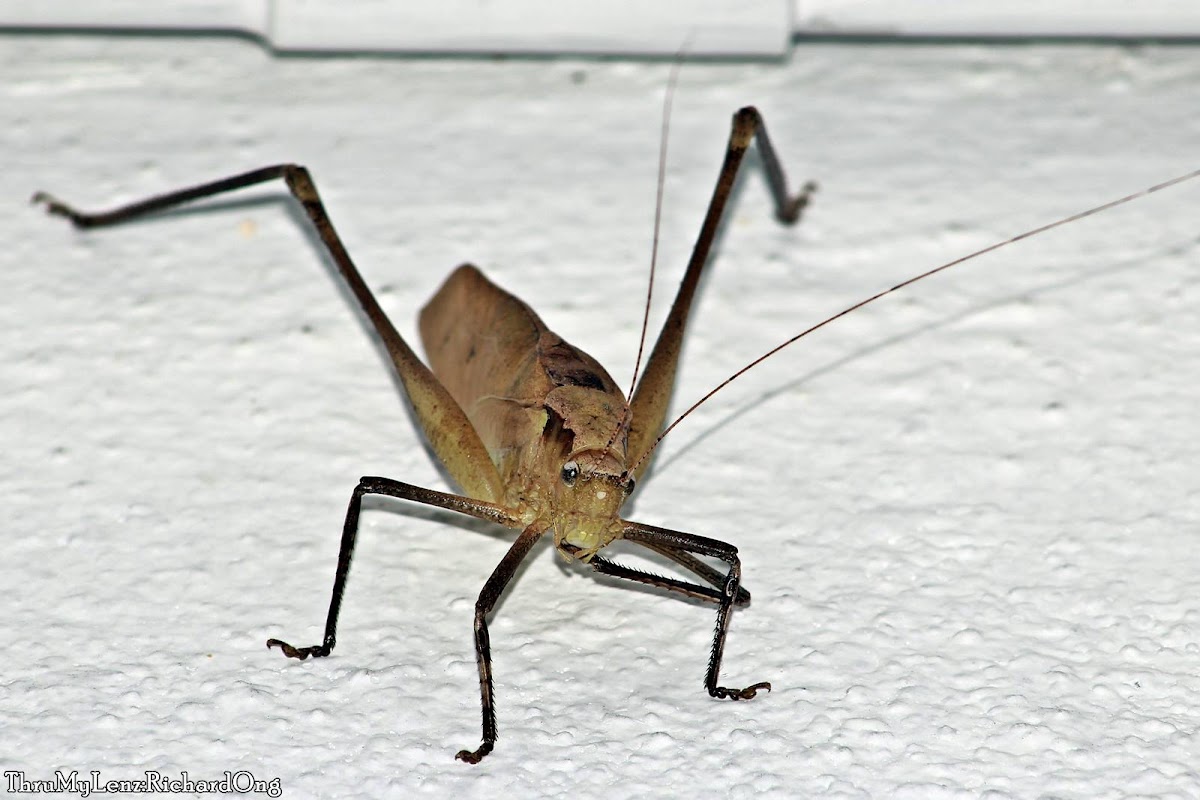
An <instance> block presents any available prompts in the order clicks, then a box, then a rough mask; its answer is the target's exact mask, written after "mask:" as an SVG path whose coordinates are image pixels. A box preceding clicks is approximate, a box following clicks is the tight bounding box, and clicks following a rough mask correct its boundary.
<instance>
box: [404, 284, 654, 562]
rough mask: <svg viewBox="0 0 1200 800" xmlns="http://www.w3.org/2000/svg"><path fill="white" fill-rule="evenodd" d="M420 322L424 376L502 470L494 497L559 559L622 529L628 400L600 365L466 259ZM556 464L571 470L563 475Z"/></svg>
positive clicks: (628, 484)
mask: <svg viewBox="0 0 1200 800" xmlns="http://www.w3.org/2000/svg"><path fill="white" fill-rule="evenodd" d="M420 332H421V341H422V343H423V344H424V345H425V352H426V354H427V355H428V357H429V366H430V368H431V369H432V371H433V374H434V376H436V377H437V379H438V380H439V381H440V382H441V384H442V385H443V386H444V387H446V389H447V391H449V392H450V395H451V397H453V398H454V400H455V402H457V403H458V405H459V406H460V407H461V408H462V410H463V412H464V413H465V414H466V416H467V419H468V420H470V423H471V425H472V427H474V428H475V431H476V433H478V434H479V438H480V440H481V441H482V442H483V445H484V447H485V448H486V449H487V452H488V455H489V456H490V457H491V460H492V463H493V464H495V466H496V469H497V470H498V472H499V473H500V481H501V484H502V485H503V486H504V496H503V497H502V498H497V499H496V500H497V501H498V502H499V503H500V504H501V505H503V506H504V507H505V508H506V509H508V510H509V511H511V512H512V513H513V514H514V515H515V516H517V517H518V518H519V519H520V520H521V522H523V523H524V524H525V525H526V526H527V527H533V528H537V529H540V530H545V531H553V532H554V544H555V547H557V548H558V550H559V552H560V553H562V554H563V555H564V556H566V557H567V558H568V559H571V558H574V557H579V558H581V559H582V560H584V561H590V560H591V558H592V557H593V556H594V555H595V554H596V551H597V550H600V549H601V548H603V547H605V546H606V545H608V544H611V543H612V542H613V541H614V540H616V539H618V538H620V536H621V532H622V529H623V527H624V524H625V523H624V522H623V521H622V520H621V519H620V518H619V516H618V512H619V510H620V507H621V505H622V503H624V501H625V498H626V496H627V495H628V493H629V491H630V490H631V489H632V481H631V480H630V478H629V474H628V469H627V464H628V462H627V442H628V434H629V419H630V411H629V406H628V404H627V403H626V402H625V396H624V394H623V393H622V392H621V390H620V388H618V386H617V384H616V382H615V381H613V379H612V377H611V376H609V374H608V372H607V371H605V369H604V367H602V366H600V363H599V362H598V361H596V359H594V358H592V357H591V356H589V355H588V354H587V353H585V352H583V351H582V350H580V349H578V348H576V347H574V346H572V345H570V344H568V343H567V342H565V341H563V339H562V338H561V337H560V336H558V335H557V334H555V333H553V332H552V331H550V330H549V329H548V328H547V327H546V324H545V323H544V322H542V320H541V319H540V318H539V317H538V315H537V314H536V313H534V311H533V309H531V308H530V307H529V306H528V305H526V304H525V303H523V302H522V301H521V300H519V299H517V298H516V297H514V296H513V295H511V294H509V293H508V292H506V291H504V290H503V289H501V288H499V287H498V286H496V285H495V284H494V283H492V282H491V281H489V280H488V279H487V278H486V277H484V275H483V273H481V272H480V271H479V270H478V269H476V268H475V267H474V266H471V265H463V266H461V267H459V268H458V269H457V270H455V271H454V272H453V273H452V274H451V275H450V277H449V278H447V279H446V282H445V284H443V286H442V287H441V289H439V290H438V292H437V294H435V295H434V296H433V298H432V299H431V300H430V301H429V303H428V304H427V305H426V306H425V307H424V308H423V309H422V310H421V315H420ZM639 455H640V454H639ZM564 465H573V469H575V470H577V475H576V477H574V478H572V479H571V480H570V481H569V482H568V481H566V480H564V479H563V471H564V468H565V467H564ZM452 475H453V471H452ZM453 477H454V478H455V480H456V481H459V483H460V484H463V477H462V476H459V475H453Z"/></svg>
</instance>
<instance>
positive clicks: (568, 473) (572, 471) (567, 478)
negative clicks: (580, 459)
mask: <svg viewBox="0 0 1200 800" xmlns="http://www.w3.org/2000/svg"><path fill="white" fill-rule="evenodd" d="M578 477H579V465H578V464H576V463H575V462H574V461H568V462H567V463H565V464H563V468H562V481H563V483H565V484H566V485H567V486H574V485H575V480H576V479H577V478H578Z"/></svg>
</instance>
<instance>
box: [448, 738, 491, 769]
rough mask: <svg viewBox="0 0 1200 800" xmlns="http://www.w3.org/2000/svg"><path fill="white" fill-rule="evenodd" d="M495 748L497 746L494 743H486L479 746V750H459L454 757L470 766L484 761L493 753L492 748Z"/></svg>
mask: <svg viewBox="0 0 1200 800" xmlns="http://www.w3.org/2000/svg"><path fill="white" fill-rule="evenodd" d="M494 746H495V745H494V744H493V743H492V742H484V743H483V744H481V745H479V749H478V750H475V751H471V750H459V751H458V752H457V753H455V754H454V757H455V758H457V759H458V760H459V761H465V762H466V763H468V764H478V763H479V762H480V761H482V760H483V757H484V756H486V755H487V754H488V753H490V752H492V748H493V747H494Z"/></svg>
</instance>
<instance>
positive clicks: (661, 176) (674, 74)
mask: <svg viewBox="0 0 1200 800" xmlns="http://www.w3.org/2000/svg"><path fill="white" fill-rule="evenodd" d="M685 47H686V45H685ZM683 52H684V51H683V50H682V49H681V50H680V51H679V53H678V54H677V55H676V57H675V63H673V64H672V65H671V72H670V75H669V77H668V78H667V92H666V95H665V96H664V97H663V109H662V127H661V132H660V134H659V139H658V184H657V189H656V190H655V197H654V239H653V242H652V244H651V245H650V279H649V280H648V281H647V282H646V307H645V309H644V310H643V312H642V335H641V338H640V339H639V340H638V351H637V359H635V360H634V362H633V380H631V381H630V382H629V396H630V397H633V390H634V389H635V388H637V379H638V372H639V370H641V368H642V354H643V353H644V352H645V350H646V332H647V331H648V330H649V327H650V299H651V298H652V297H653V296H654V273H655V271H656V269H657V267H658V237H659V233H660V232H661V230H662V209H663V186H664V185H665V184H666V179H667V140H668V139H669V138H670V132H671V104H672V102H673V101H674V99H675V89H676V87H677V86H678V85H679V69H680V67H682V66H683Z"/></svg>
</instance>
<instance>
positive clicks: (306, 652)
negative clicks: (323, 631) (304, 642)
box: [267, 639, 330, 661]
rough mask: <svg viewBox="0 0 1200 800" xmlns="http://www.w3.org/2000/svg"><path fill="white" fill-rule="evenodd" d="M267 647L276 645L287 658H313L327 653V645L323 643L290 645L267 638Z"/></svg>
mask: <svg viewBox="0 0 1200 800" xmlns="http://www.w3.org/2000/svg"><path fill="white" fill-rule="evenodd" d="M267 647H268V648H270V647H278V648H279V649H280V650H282V651H283V654H284V655H285V656H287V657H288V658H298V659H300V660H301V661H303V660H304V659H306V658H308V657H309V656H312V657H313V658H321V657H322V656H327V655H329V650H330V648H329V646H328V645H323V644H314V645H312V646H311V647H292V646H291V645H290V644H288V643H287V642H285V641H282V640H280V639H267Z"/></svg>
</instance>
